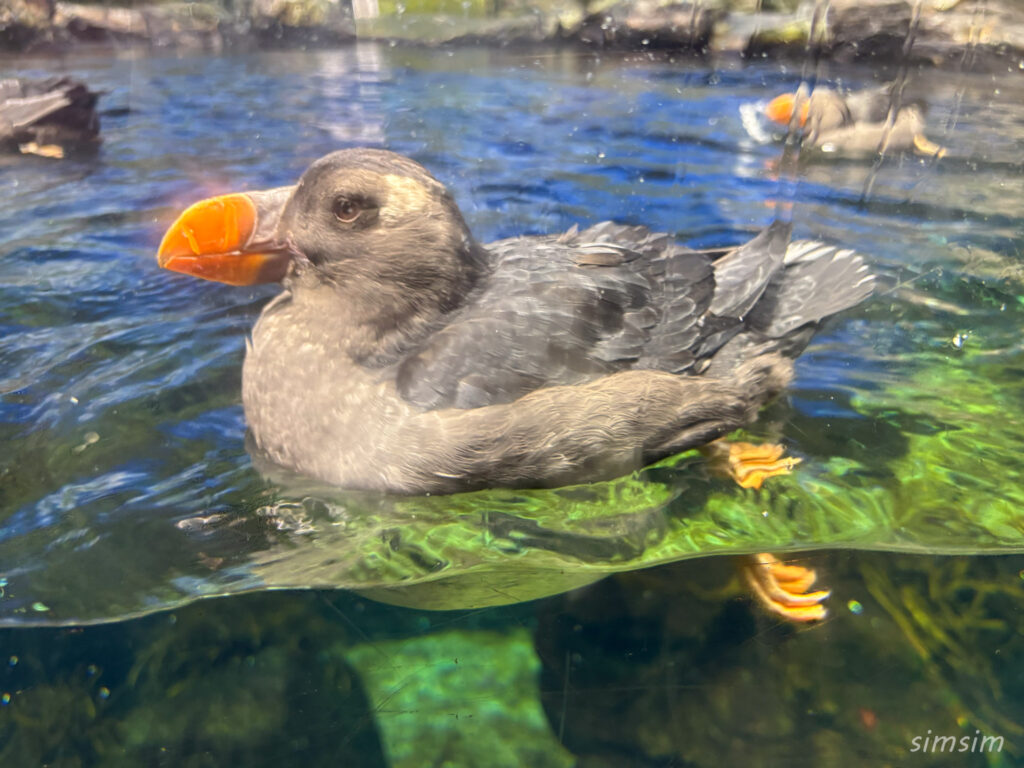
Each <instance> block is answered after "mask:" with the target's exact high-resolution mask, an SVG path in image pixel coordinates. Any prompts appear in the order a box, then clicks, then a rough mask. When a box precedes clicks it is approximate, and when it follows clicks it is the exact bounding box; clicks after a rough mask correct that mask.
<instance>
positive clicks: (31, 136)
mask: <svg viewBox="0 0 1024 768" xmlns="http://www.w3.org/2000/svg"><path fill="white" fill-rule="evenodd" d="M98 98H99V94H98V93H95V92H94V91H90V90H89V89H88V88H87V87H86V86H85V85H83V84H82V83H79V82H76V81H74V80H72V79H71V78H68V77H51V78H49V79H47V80H38V81H32V80H21V79H8V80H0V147H2V148H4V149H6V150H7V151H10V152H23V153H26V154H35V155H43V156H44V157H57V158H59V157H64V156H65V155H66V154H68V153H72V152H83V151H89V150H92V149H95V148H96V147H98V146H99V143H100V135H99V134H100V121H99V117H97V115H96V101H97V99H98Z"/></svg>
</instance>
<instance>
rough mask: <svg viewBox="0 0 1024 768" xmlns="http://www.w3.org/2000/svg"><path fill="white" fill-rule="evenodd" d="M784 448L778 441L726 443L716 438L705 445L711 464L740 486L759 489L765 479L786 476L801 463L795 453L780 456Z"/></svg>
mask: <svg viewBox="0 0 1024 768" xmlns="http://www.w3.org/2000/svg"><path fill="white" fill-rule="evenodd" d="M785 450H786V449H785V448H784V447H783V446H781V445H778V444H777V443H764V444H762V445H754V444H753V443H728V442H725V441H721V440H720V441H716V442H714V443H711V444H710V445H708V446H706V453H707V454H708V455H709V456H710V457H711V460H712V467H713V468H716V469H717V470H718V471H719V472H720V473H722V474H725V475H727V476H729V477H731V478H732V479H733V480H735V481H736V483H737V484H738V485H739V486H740V487H741V488H754V489H755V490H756V489H758V488H760V487H761V486H762V485H763V484H764V481H765V480H767V479H768V478H770V477H776V476H777V475H788V474H789V473H790V472H792V471H793V467H795V466H796V465H797V464H799V463H800V461H801V460H800V459H799V458H796V457H794V456H787V457H785V458H783V456H782V454H783V453H784V452H785Z"/></svg>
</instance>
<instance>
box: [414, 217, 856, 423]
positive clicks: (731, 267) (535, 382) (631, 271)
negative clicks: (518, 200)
mask: <svg viewBox="0 0 1024 768" xmlns="http://www.w3.org/2000/svg"><path fill="white" fill-rule="evenodd" d="M788 241H789V226H788V225H783V224H773V225H772V226H771V227H769V228H768V229H766V230H765V231H764V232H762V233H761V234H760V235H758V236H757V237H756V238H754V240H752V241H751V242H749V243H747V244H746V245H744V246H742V247H740V248H736V249H733V250H730V251H724V252H721V253H701V252H694V251H690V250H687V249H685V248H682V247H680V246H677V245H676V244H674V243H673V242H672V240H671V238H670V237H669V236H667V235H664V234H656V233H651V232H649V231H648V230H647V229H645V228H643V227H627V226H622V225H617V224H613V223H611V222H604V223H602V224H597V225H595V226H593V227H591V228H590V229H587V230H584V231H583V232H579V233H576V232H574V231H570V232H568V233H566V234H564V235H561V236H558V237H524V238H516V239H511V240H503V241H499V242H497V243H493V244H491V245H490V246H489V251H490V253H491V256H492V258H493V271H492V273H491V275H490V277H489V279H488V280H487V281H486V282H485V284H484V285H483V286H482V287H481V289H480V290H479V292H478V294H477V295H476V296H475V297H474V299H473V300H472V301H469V302H467V304H466V306H465V307H464V308H463V309H462V310H460V312H459V313H458V314H457V315H456V316H454V317H453V318H452V320H451V322H449V324H448V325H447V326H445V327H444V328H442V329H441V330H439V331H438V332H437V333H435V334H433V335H432V336H431V337H430V339H429V340H428V341H427V342H426V343H425V344H424V345H423V346H422V347H421V348H420V349H419V350H417V352H416V353H415V354H413V355H411V356H410V357H409V358H407V359H406V360H404V361H403V362H402V363H401V364H400V365H399V366H398V369H397V373H396V385H397V387H398V391H399V392H400V394H401V395H402V397H403V398H404V399H406V400H407V401H409V402H412V403H414V404H416V405H419V406H421V407H423V408H430V409H433V408H444V407H455V408H475V407H480V406H484V405H493V404H497V403H506V402H511V401H512V400H515V399H517V398H519V397H522V396H523V395H525V394H527V393H528V392H531V391H533V390H535V389H538V388H540V387H548V386H555V385H565V384H579V383H582V382H585V381H589V380H593V379H595V378H597V377H600V376H605V375H608V374H610V373H614V372H616V371H621V370H627V369H632V368H637V369H655V370H662V371H669V372H672V373H693V374H697V373H701V372H703V371H704V370H705V368H706V367H707V365H708V363H707V362H706V361H707V360H708V359H709V358H715V357H717V356H718V355H719V352H720V350H722V349H723V348H725V351H726V354H724V355H722V357H723V364H722V365H716V366H715V369H716V373H720V374H721V375H729V370H731V368H732V367H734V366H735V365H739V364H741V363H742V362H743V359H741V358H740V356H739V353H741V352H743V351H745V350H758V349H761V348H762V347H765V341H766V339H767V340H768V341H770V342H771V343H769V344H768V346H770V347H771V348H772V349H773V350H775V351H778V350H784V351H785V352H786V353H789V354H792V355H795V354H798V353H799V350H800V349H801V348H802V346H803V345H804V344H806V340H807V339H809V338H810V333H803V331H802V329H803V328H804V327H805V326H807V327H810V326H811V325H812V324H814V323H816V322H818V321H819V320H821V319H822V318H823V317H825V316H826V315H828V314H831V313H833V312H836V311H839V310H840V309H843V308H845V307H847V306H850V305H852V304H854V303H856V302H857V301H859V300H860V299H861V298H863V295H865V294H864V291H863V290H861V289H859V288H851V285H853V284H856V283H857V281H859V280H862V278H863V277H864V275H863V274H861V270H863V267H864V265H863V262H862V260H861V259H860V257H858V256H856V255H854V254H852V252H849V251H845V252H840V251H837V249H835V248H831V247H829V246H821V244H819V243H807V244H803V245H801V247H800V248H795V249H791V252H787V250H786V248H787V244H788ZM837 254H838V255H837ZM843 254H846V256H843V257H842V258H840V256H842V255H843ZM865 290H867V291H870V285H868V286H867V288H866V289H865ZM796 331H800V333H796ZM774 337H786V338H787V339H789V340H788V341H787V342H786V343H785V344H776V343H774V342H772V341H771V340H772V339H773V338H774ZM790 337H792V338H790ZM767 348H768V347H765V349H767ZM729 350H732V352H730V351H729ZM725 359H728V363H727V366H728V368H729V370H727V369H726V362H725Z"/></svg>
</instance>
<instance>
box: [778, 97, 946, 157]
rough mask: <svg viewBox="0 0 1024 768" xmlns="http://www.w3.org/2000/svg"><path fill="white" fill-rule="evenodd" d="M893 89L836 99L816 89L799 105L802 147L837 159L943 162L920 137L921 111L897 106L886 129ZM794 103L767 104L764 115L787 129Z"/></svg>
mask: <svg viewBox="0 0 1024 768" xmlns="http://www.w3.org/2000/svg"><path fill="white" fill-rule="evenodd" d="M893 88H894V85H887V86H885V87H883V88H871V89H867V90H863V91H852V92H850V93H846V94H840V93H838V92H837V91H834V90H832V89H831V88H825V87H818V88H815V89H814V91H813V92H812V93H811V97H810V98H809V99H805V100H803V101H802V104H801V105H800V107H799V113H798V115H797V123H798V124H799V126H800V128H801V129H802V132H803V141H804V144H803V146H805V147H814V148H816V149H819V150H821V151H823V152H829V153H836V154H840V155H870V154H874V153H876V152H879V151H881V150H883V149H884V150H885V151H891V152H906V151H910V150H913V151H916V152H918V153H920V154H922V155H933V156H938V157H942V156H943V155H944V154H945V150H944V149H943V148H942V147H940V146H939V145H937V144H934V143H932V142H931V141H929V140H928V138H927V137H926V136H925V135H924V129H925V121H924V106H923V105H922V104H920V103H911V104H905V105H903V106H901V107H900V108H899V109H898V110H897V112H896V115H895V119H894V120H893V123H892V125H891V126H889V127H887V121H888V118H889V111H890V108H891V107H892V104H893ZM796 101H797V97H796V94H793V93H784V94H782V95H780V96H776V97H775V98H774V99H772V100H771V101H770V102H769V103H768V106H767V107H766V108H765V115H766V116H767V117H768V118H769V119H770V120H772V121H774V122H775V123H778V124H780V125H789V123H790V120H791V119H792V117H793V110H794V108H796Z"/></svg>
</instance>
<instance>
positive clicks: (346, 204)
mask: <svg viewBox="0 0 1024 768" xmlns="http://www.w3.org/2000/svg"><path fill="white" fill-rule="evenodd" d="M331 210H332V211H333V212H334V215H335V217H336V218H337V219H338V221H340V222H343V223H345V224H351V223H352V222H353V221H355V220H356V219H358V218H359V214H360V213H362V211H363V207H362V206H361V205H360V204H359V203H358V202H357V201H356V200H352V199H351V198H348V197H339V198H338V199H337V200H335V201H334V205H333V206H332V208H331Z"/></svg>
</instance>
